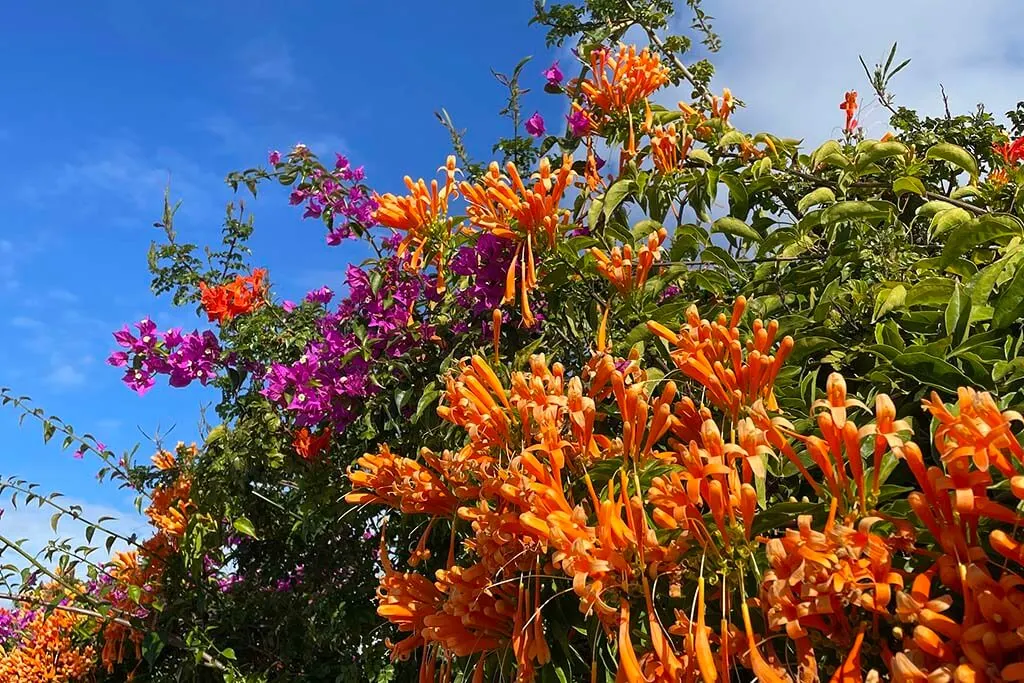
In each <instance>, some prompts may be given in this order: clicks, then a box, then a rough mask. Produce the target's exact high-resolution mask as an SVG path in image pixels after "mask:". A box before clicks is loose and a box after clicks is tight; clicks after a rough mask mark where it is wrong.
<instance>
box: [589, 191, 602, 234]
mask: <svg viewBox="0 0 1024 683" xmlns="http://www.w3.org/2000/svg"><path fill="white" fill-rule="evenodd" d="M603 209H604V202H603V201H601V199H595V200H594V201H592V202H591V203H590V209H589V210H588V211H587V226H588V227H589V228H590V231H591V232H593V231H594V230H596V229H597V219H599V218H600V217H601V212H602V210H603Z"/></svg>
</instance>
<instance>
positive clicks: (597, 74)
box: [578, 45, 669, 113]
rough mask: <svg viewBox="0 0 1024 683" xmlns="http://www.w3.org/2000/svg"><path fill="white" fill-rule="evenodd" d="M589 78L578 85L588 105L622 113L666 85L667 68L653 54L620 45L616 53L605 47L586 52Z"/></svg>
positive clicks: (632, 46)
mask: <svg viewBox="0 0 1024 683" xmlns="http://www.w3.org/2000/svg"><path fill="white" fill-rule="evenodd" d="M590 71H591V73H590V77H589V78H586V79H584V80H582V81H580V82H579V85H578V88H579V92H580V94H581V95H583V97H585V98H586V99H587V100H588V101H589V102H590V104H591V105H592V106H593V107H595V108H596V109H599V110H601V111H604V112H607V113H613V112H623V111H626V110H627V109H629V108H630V107H631V106H633V105H634V104H636V103H638V102H641V101H643V100H645V99H647V98H648V97H650V95H651V94H652V93H654V91H656V90H657V89H658V88H660V87H661V86H663V85H665V84H666V83H668V77H669V73H668V69H667V68H665V67H664V66H663V65H662V64H661V59H660V58H659V56H658V55H657V54H656V53H653V52H651V51H650V50H649V49H647V48H644V49H643V50H641V51H639V52H637V49H636V46H635V45H629V46H626V45H620V46H619V51H618V53H617V54H613V53H612V52H611V51H610V50H608V49H606V48H598V49H596V50H593V51H592V52H591V53H590Z"/></svg>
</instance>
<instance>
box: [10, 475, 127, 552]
mask: <svg viewBox="0 0 1024 683" xmlns="http://www.w3.org/2000/svg"><path fill="white" fill-rule="evenodd" d="M4 489H14V490H15V491H19V492H20V493H23V494H25V495H26V496H33V497H34V498H35V499H37V500H41V501H43V502H44V503H46V504H47V505H49V506H50V507H52V508H54V509H56V510H59V511H60V512H62V513H64V514H66V515H69V516H70V517H72V518H73V519H75V520H76V521H78V522H81V523H83V524H85V525H87V526H91V527H95V528H96V529H98V530H100V531H102V532H103V533H105V534H107V535H108V536H113V537H114V538H117V539H120V540H122V541H124V542H125V543H130V544H131V545H134V546H137V547H140V548H141V547H142V546H141V545H139V543H138V541H137V540H135V538H134V537H132V538H129V537H127V536H123V535H121V534H119V533H118V532H116V531H111V530H110V529H108V528H106V527H105V526H103V525H101V524H100V523H99V522H93V521H91V520H89V519H87V518H86V517H83V516H82V514H81V513H80V512H78V511H75V510H72V509H70V508H66V507H64V506H63V505H58V504H57V503H55V502H53V499H51V498H50V497H49V496H44V495H41V494H39V493H36V492H35V491H32V490H30V489H26V488H24V487H21V486H18V485H17V484H12V483H10V482H0V491H3V490H4ZM29 504H30V503H29Z"/></svg>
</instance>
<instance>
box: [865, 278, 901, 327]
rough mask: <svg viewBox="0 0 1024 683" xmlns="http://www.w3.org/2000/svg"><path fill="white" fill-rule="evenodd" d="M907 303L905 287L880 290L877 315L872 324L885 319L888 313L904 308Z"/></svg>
mask: <svg viewBox="0 0 1024 683" xmlns="http://www.w3.org/2000/svg"><path fill="white" fill-rule="evenodd" d="M906 301H907V288H906V287H904V286H903V285H896V286H895V287H893V288H892V289H889V290H885V289H882V290H880V291H879V292H878V298H877V299H875V315H874V318H873V319H872V321H871V322H873V323H874V322H877V321H878V319H879V318H882V317H884V316H885V315H886V314H887V313H889V312H891V311H894V310H896V309H897V308H900V307H901V306H903V305H904V303H906Z"/></svg>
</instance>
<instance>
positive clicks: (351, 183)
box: [270, 147, 377, 246]
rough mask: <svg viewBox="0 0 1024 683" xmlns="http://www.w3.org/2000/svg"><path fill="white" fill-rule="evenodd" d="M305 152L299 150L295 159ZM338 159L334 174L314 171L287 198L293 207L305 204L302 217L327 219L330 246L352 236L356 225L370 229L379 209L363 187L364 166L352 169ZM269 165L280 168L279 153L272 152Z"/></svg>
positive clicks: (344, 160) (341, 157)
mask: <svg viewBox="0 0 1024 683" xmlns="http://www.w3.org/2000/svg"><path fill="white" fill-rule="evenodd" d="M304 149H305V148H300V147H297V148H296V152H293V153H292V156H295V155H296V154H297V153H298V152H299V150H304ZM275 155H276V156H275ZM299 156H303V155H301V154H300V155H299ZM336 157H337V159H336V160H335V163H334V171H333V172H331V173H329V172H326V171H324V170H322V169H321V168H314V169H313V170H312V171H311V172H310V174H309V176H308V178H307V181H306V182H303V183H301V184H300V185H299V187H297V188H296V189H294V190H292V193H291V195H290V197H289V198H288V201H289V202H290V203H291V204H292V205H293V206H297V205H299V204H303V205H305V211H304V212H303V214H302V217H303V218H323V219H325V221H326V223H327V225H328V233H327V244H330V245H332V246H335V245H338V244H341V242H342V241H343V240H345V239H347V238H349V237H351V236H352V235H353V230H352V224H353V223H355V224H358V225H360V226H363V227H366V228H368V227H371V226H372V225H373V223H374V221H373V213H374V211H376V210H377V202H376V201H375V200H374V198H373V195H372V194H371V193H370V191H369V190H368V189H367V188H366V187H365V186H364V185H362V184H361V183H362V181H363V180H364V179H365V178H366V172H365V171H364V170H363V167H362V166H357V167H355V168H353V167H352V165H351V164H350V163H349V160H348V159H347V158H345V157H344V156H343V155H341V154H337V155H336ZM270 162H271V163H272V164H274V165H275V166H277V165H279V164H280V163H281V155H280V153H277V152H271V157H270Z"/></svg>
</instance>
